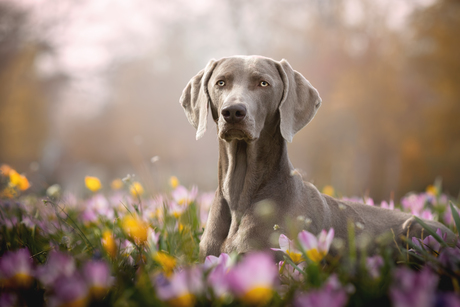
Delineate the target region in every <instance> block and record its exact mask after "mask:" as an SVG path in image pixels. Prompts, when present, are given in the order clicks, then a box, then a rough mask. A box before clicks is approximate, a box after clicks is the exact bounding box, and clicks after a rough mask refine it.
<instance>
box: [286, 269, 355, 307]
mask: <svg viewBox="0 0 460 307" xmlns="http://www.w3.org/2000/svg"><path fill="white" fill-rule="evenodd" d="M347 300H348V297H347V294H346V291H345V290H344V289H343V288H342V286H341V284H340V282H339V280H338V278H337V276H336V275H331V276H330V277H329V279H328V281H327V282H326V284H325V285H324V286H323V287H322V288H321V289H319V290H313V291H310V292H308V293H304V294H300V295H298V296H297V297H296V299H295V300H294V306H299V307H316V306H328V307H342V306H345V304H346V303H347Z"/></svg>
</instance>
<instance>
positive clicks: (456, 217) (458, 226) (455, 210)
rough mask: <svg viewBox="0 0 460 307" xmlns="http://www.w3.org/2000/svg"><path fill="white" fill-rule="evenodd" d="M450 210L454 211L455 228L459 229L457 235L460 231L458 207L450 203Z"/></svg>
mask: <svg viewBox="0 0 460 307" xmlns="http://www.w3.org/2000/svg"><path fill="white" fill-rule="evenodd" d="M449 205H450V210H451V211H452V217H453V218H454V221H455V227H456V228H457V234H458V232H459V231H460V216H459V215H458V211H457V207H455V206H454V203H453V202H452V201H449Z"/></svg>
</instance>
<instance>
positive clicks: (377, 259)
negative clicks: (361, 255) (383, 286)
mask: <svg viewBox="0 0 460 307" xmlns="http://www.w3.org/2000/svg"><path fill="white" fill-rule="evenodd" d="M382 266H383V258H382V257H381V256H379V255H375V256H373V257H367V259H366V268H367V271H368V272H369V275H370V276H371V277H372V278H374V279H376V278H379V277H380V269H381V267H382Z"/></svg>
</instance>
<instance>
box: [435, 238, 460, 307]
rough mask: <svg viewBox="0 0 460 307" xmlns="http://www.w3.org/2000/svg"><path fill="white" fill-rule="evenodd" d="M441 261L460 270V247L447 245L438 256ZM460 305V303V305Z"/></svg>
mask: <svg viewBox="0 0 460 307" xmlns="http://www.w3.org/2000/svg"><path fill="white" fill-rule="evenodd" d="M438 259H439V262H440V263H441V264H442V265H443V266H444V267H446V268H449V269H450V270H452V271H454V272H459V271H460V248H459V247H457V246H454V247H446V248H443V249H442V250H441V252H440V253H439V256H438ZM459 306H460V305H459Z"/></svg>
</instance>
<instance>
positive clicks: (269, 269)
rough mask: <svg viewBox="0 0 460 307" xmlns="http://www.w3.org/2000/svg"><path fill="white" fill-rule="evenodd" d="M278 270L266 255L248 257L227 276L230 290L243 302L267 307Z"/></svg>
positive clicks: (255, 254) (259, 254) (258, 254)
mask: <svg viewBox="0 0 460 307" xmlns="http://www.w3.org/2000/svg"><path fill="white" fill-rule="evenodd" d="M277 276H278V269H277V267H276V264H275V263H274V262H273V259H272V258H271V257H270V256H269V255H268V254H266V253H254V254H249V255H247V256H246V257H245V258H244V259H243V260H242V261H241V262H240V263H239V264H238V265H236V266H235V267H234V268H233V269H232V270H230V272H229V273H228V274H227V280H228V282H229V286H230V289H231V290H232V292H233V293H234V294H235V296H236V297H238V298H239V299H240V300H241V301H242V302H244V303H247V304H250V305H265V304H267V303H268V302H269V301H270V300H271V298H272V295H273V287H274V285H275V281H276V280H277Z"/></svg>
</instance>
